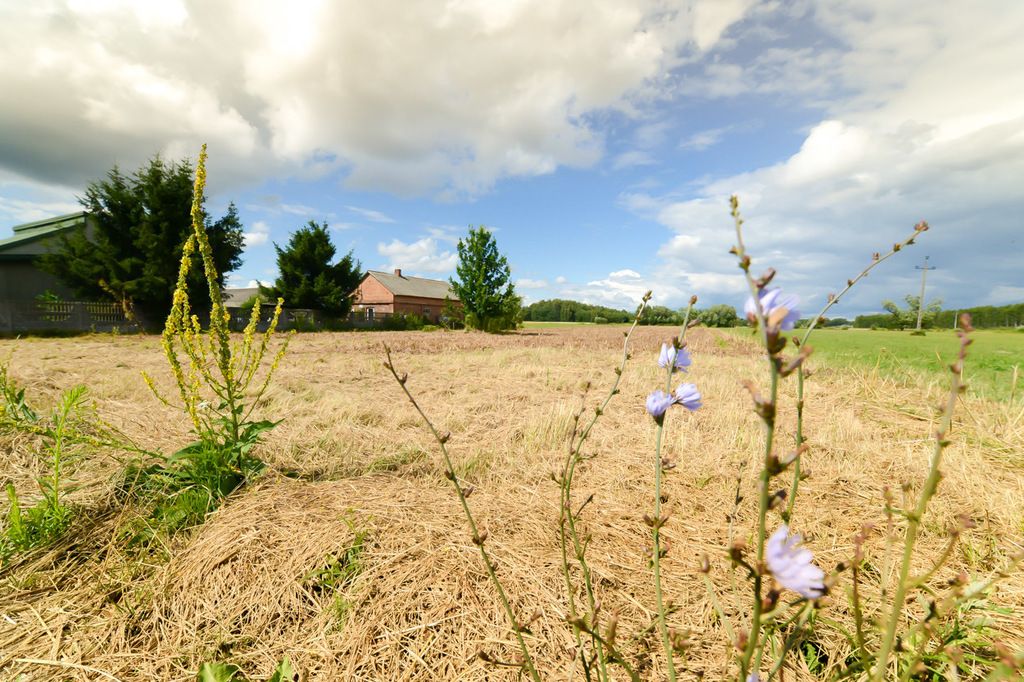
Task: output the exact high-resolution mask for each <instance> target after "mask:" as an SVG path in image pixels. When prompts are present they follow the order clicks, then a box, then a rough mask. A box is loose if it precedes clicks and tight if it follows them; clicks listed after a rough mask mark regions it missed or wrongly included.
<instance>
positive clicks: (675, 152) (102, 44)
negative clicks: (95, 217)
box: [0, 0, 1024, 315]
mask: <svg viewBox="0 0 1024 682" xmlns="http://www.w3.org/2000/svg"><path fill="white" fill-rule="evenodd" d="M1021 35H1024V3H1022V2H1020V1H1019V0H1001V1H986V0H973V1H972V2H960V1H951V2H943V1H942V0H929V1H927V2H916V1H910V0H908V1H901V2H893V1H892V0H834V1H822V2H804V1H801V0H793V1H791V2H778V1H774V0H768V1H763V2H757V1H756V0H690V1H689V2H686V1H682V0H679V1H676V2H666V1H662V0H628V1H627V0H607V1H604V0H586V1H584V0H564V1H563V0H375V1H374V2H363V1H359V0H351V1H341V0H336V1H329V0H290V1H289V2H287V3H286V2H272V1H269V0H267V1H263V2H256V1H253V0H244V1H243V0H215V1H199V0H195V1H189V0H157V1H154V2H143V1H135V2H132V1H130V0H64V1H52V0H37V1H34V2H19V1H17V0H0V91H2V92H3V93H4V96H3V98H0V131H2V132H0V237H4V236H8V235H9V234H10V227H11V226H13V225H15V224H17V223H20V222H25V221H29V220H36V219H40V218H43V217H47V216H50V215H55V214H59V213H66V212H70V211H74V210H77V209H78V204H77V201H76V197H77V196H79V195H81V194H82V192H83V189H84V188H85V186H86V184H87V183H88V182H89V181H90V180H94V179H98V178H100V177H102V176H103V174H104V173H105V172H106V171H107V170H108V169H109V168H110V167H111V166H113V165H114V164H118V165H120V166H121V167H122V168H124V169H133V168H136V167H138V166H139V165H140V164H141V163H143V162H144V161H145V160H146V159H147V158H149V157H150V156H152V155H153V154H155V153H157V152H159V153H162V154H165V155H167V156H169V157H171V158H181V157H183V156H192V157H194V156H195V155H196V153H197V151H198V148H199V145H200V144H201V143H202V142H207V143H208V144H209V150H210V177H211V180H210V193H211V199H210V208H211V209H212V210H213V211H215V212H217V211H222V210H223V209H224V207H226V205H227V203H228V201H232V200H233V201H234V202H235V203H236V204H237V205H238V207H239V210H240V212H241V215H242V218H243V221H244V223H245V225H246V229H247V236H246V239H247V243H248V246H247V248H246V252H245V264H244V265H243V267H242V268H241V269H240V270H239V271H238V272H236V273H234V274H233V275H232V279H231V281H232V283H234V284H238V285H245V284H246V283H248V282H249V281H251V280H256V279H259V280H272V279H273V278H274V275H275V260H274V251H273V243H274V242H277V243H280V244H283V243H284V242H286V241H287V239H288V235H289V234H290V233H291V232H292V231H293V230H295V229H296V228H298V227H300V226H301V225H303V224H305V223H306V222H307V221H309V220H317V221H327V222H328V223H330V225H331V226H332V228H333V237H334V241H335V243H336V244H337V245H338V246H339V249H340V250H342V251H347V250H349V249H352V250H354V252H355V255H356V256H357V257H358V258H359V260H361V261H362V263H363V265H364V267H366V268H370V269H388V268H394V267H401V268H403V270H404V271H405V272H407V273H410V274H420V275H423V276H428V277H439V278H441V277H446V276H448V275H449V274H450V273H451V272H452V269H453V267H454V264H455V256H454V252H455V242H456V241H457V239H458V237H459V236H462V235H464V234H465V232H466V230H467V227H468V226H469V225H477V224H485V225H488V226H491V227H492V228H493V229H495V230H496V232H495V234H496V237H497V239H498V243H499V247H500V248H501V250H502V251H503V252H505V253H506V254H507V255H508V258H509V261H510V263H511V265H512V267H513V270H514V277H515V279H516V280H517V281H518V286H519V290H520V292H521V293H522V294H524V295H525V296H526V298H527V300H539V299H541V298H552V297H562V298H576V299H582V300H587V301H590V302H595V303H603V304H608V305H614V306H617V307H632V306H633V305H634V304H635V303H636V301H637V299H638V298H639V296H640V295H641V294H642V293H643V291H644V290H645V289H646V288H652V289H653V290H654V292H655V297H656V302H658V303H661V304H665V305H670V306H673V307H675V306H679V305H682V304H683V302H684V301H685V300H686V299H687V298H688V297H689V295H690V294H691V293H696V294H697V295H698V296H700V298H701V301H702V304H711V303H718V302H725V303H733V304H736V303H739V302H741V296H742V294H741V292H742V290H743V286H744V285H743V282H742V280H741V279H740V277H739V275H738V273H739V271H738V270H737V269H736V267H735V261H734V259H733V258H732V257H730V256H729V254H728V253H727V251H728V248H729V246H730V245H731V244H732V242H733V232H732V224H731V220H730V218H729V214H728V206H727V203H728V202H727V199H728V196H729V195H730V194H733V193H735V194H738V195H739V197H740V199H741V202H742V207H743V211H744V213H745V217H746V219H747V224H746V227H747V240H748V247H749V249H750V251H751V252H752V253H753V255H754V256H755V263H756V266H757V267H758V268H761V267H767V266H769V265H771V266H774V267H776V268H777V269H778V270H779V273H780V274H779V276H778V278H777V282H779V283H780V284H781V285H782V286H783V287H785V288H786V289H787V290H790V289H791V290H794V291H796V292H798V293H799V294H801V296H802V297H804V299H805V300H806V302H807V305H806V307H807V308H808V309H810V308H812V307H814V306H817V305H820V304H821V303H822V302H823V300H824V297H825V296H826V295H827V293H828V292H829V291H830V290H835V289H837V288H839V287H840V286H841V285H842V284H843V283H844V282H845V280H846V279H847V278H848V277H850V276H852V275H853V274H855V273H856V272H857V271H859V270H860V268H861V267H862V266H863V265H865V264H866V263H867V262H868V261H869V259H870V256H871V253H872V252H874V251H884V250H886V249H887V248H888V247H889V246H890V245H891V244H892V243H893V242H894V241H897V240H899V239H902V238H904V237H906V236H907V235H909V234H910V233H911V231H912V228H913V225H914V224H915V223H916V222H917V221H919V220H921V219H926V220H928V221H929V223H930V224H931V226H932V230H931V231H929V232H928V233H927V234H926V235H924V237H923V238H922V239H921V240H920V242H919V245H918V246H916V247H914V248H913V249H911V250H909V251H907V252H905V253H903V254H900V255H899V256H898V257H897V258H896V259H893V260H892V261H890V262H887V263H885V264H884V265H883V266H881V267H880V268H879V270H878V271H877V274H873V275H872V276H871V277H870V278H868V280H866V281H865V283H864V284H863V285H862V286H861V288H860V289H859V290H858V291H857V292H856V293H855V294H853V295H851V297H850V299H849V301H848V303H847V304H846V305H845V306H843V308H842V309H841V310H840V311H839V312H838V313H837V314H840V315H841V314H848V315H852V314H855V313H858V312H866V311H872V310H877V309H879V304H880V302H881V300H882V299H884V298H900V297H902V296H903V295H904V294H907V293H916V291H917V287H918V285H919V281H920V280H919V273H918V271H916V270H915V269H914V266H915V265H918V264H920V262H921V260H922V259H923V258H924V256H926V255H927V256H930V259H931V263H932V264H934V265H935V266H937V269H936V270H935V271H934V272H932V273H931V274H930V276H929V296H937V297H941V298H942V299H943V300H944V301H945V302H946V304H947V306H948V307H956V306H966V305H975V304H1004V303H1012V302H1020V301H1024V272H1022V269H1024V253H1022V246H1024V217H1022V216H1024V40H1021V38H1020V36H1021Z"/></svg>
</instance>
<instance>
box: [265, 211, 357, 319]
mask: <svg viewBox="0 0 1024 682" xmlns="http://www.w3.org/2000/svg"><path fill="white" fill-rule="evenodd" d="M274 249H275V250H276V251H277V269H278V272H279V273H280V274H279V275H278V277H277V279H276V280H275V282H274V286H273V287H269V288H266V289H264V293H267V294H270V295H271V296H273V297H274V298H276V297H278V296H280V297H281V298H283V299H284V304H285V305H286V306H288V307H290V308H311V309H313V310H321V311H323V312H327V313H331V314H332V315H339V316H344V315H347V314H348V312H349V310H351V308H352V294H353V293H354V292H355V290H356V287H358V286H359V282H360V280H361V279H362V264H361V263H360V262H359V261H357V260H355V259H354V258H353V257H352V252H351V251H349V252H348V253H347V254H346V255H345V257H344V258H342V259H341V260H339V261H338V262H337V263H334V262H333V261H334V256H335V254H336V253H337V250H336V249H335V247H334V244H332V243H331V235H330V232H329V231H328V226H327V223H326V222H325V223H323V224H322V225H321V224H317V222H316V221H314V220H310V221H309V224H307V225H305V226H304V227H301V228H299V229H298V230H296V231H295V232H294V233H293V234H292V236H291V237H290V238H289V240H288V244H287V245H286V246H285V247H284V248H281V247H280V246H278V245H277V244H276V243H275V244H274Z"/></svg>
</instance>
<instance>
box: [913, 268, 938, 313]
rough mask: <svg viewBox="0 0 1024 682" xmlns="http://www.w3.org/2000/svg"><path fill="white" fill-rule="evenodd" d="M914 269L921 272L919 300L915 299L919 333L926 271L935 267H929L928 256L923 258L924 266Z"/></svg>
mask: <svg viewBox="0 0 1024 682" xmlns="http://www.w3.org/2000/svg"><path fill="white" fill-rule="evenodd" d="M914 269H915V270H920V271H921V298H919V299H917V331H921V318H922V317H923V316H924V280H925V278H926V277H928V271H929V270H934V269H935V266H934V265H932V266H929V265H928V256H925V257H924V265H915V266H914Z"/></svg>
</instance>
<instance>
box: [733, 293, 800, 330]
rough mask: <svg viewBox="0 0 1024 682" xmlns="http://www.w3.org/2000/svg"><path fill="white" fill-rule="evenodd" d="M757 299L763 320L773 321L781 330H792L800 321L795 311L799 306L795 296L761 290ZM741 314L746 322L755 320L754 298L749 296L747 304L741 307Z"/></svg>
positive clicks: (797, 312)
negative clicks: (745, 315) (759, 302)
mask: <svg viewBox="0 0 1024 682" xmlns="http://www.w3.org/2000/svg"><path fill="white" fill-rule="evenodd" d="M757 296H758V299H760V301H761V310H762V312H764V318H765V319H766V320H769V324H771V321H774V322H775V323H776V324H778V325H779V327H781V328H782V329H792V328H793V326H794V325H795V324H796V323H797V320H799V319H800V311H799V310H797V306H798V305H800V297H799V296H797V295H796V294H784V293H782V289H779V288H775V289H761V291H760V292H759V293H758V295H757ZM743 312H745V313H746V314H747V319H748V320H754V319H757V308H756V307H755V306H754V297H753V296H750V297H748V298H747V302H746V303H745V304H744V305H743Z"/></svg>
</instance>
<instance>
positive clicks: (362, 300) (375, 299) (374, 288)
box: [355, 277, 395, 313]
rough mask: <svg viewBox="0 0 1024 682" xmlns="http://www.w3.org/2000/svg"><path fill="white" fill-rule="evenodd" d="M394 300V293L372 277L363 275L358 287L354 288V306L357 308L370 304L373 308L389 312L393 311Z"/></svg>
mask: <svg viewBox="0 0 1024 682" xmlns="http://www.w3.org/2000/svg"><path fill="white" fill-rule="evenodd" d="M394 302H395V296H394V294H392V293H391V291H390V290H389V289H388V288H387V287H385V286H384V285H383V284H381V283H380V282H378V281H377V280H376V279H375V278H373V277H365V278H364V279H363V281H362V282H360V283H359V288H358V289H356V296H355V307H356V308H357V309H360V308H367V307H371V306H372V307H373V309H374V310H379V311H380V312H388V313H390V312H394V310H393V305H394ZM385 306H386V307H387V309H386V310H385Z"/></svg>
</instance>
